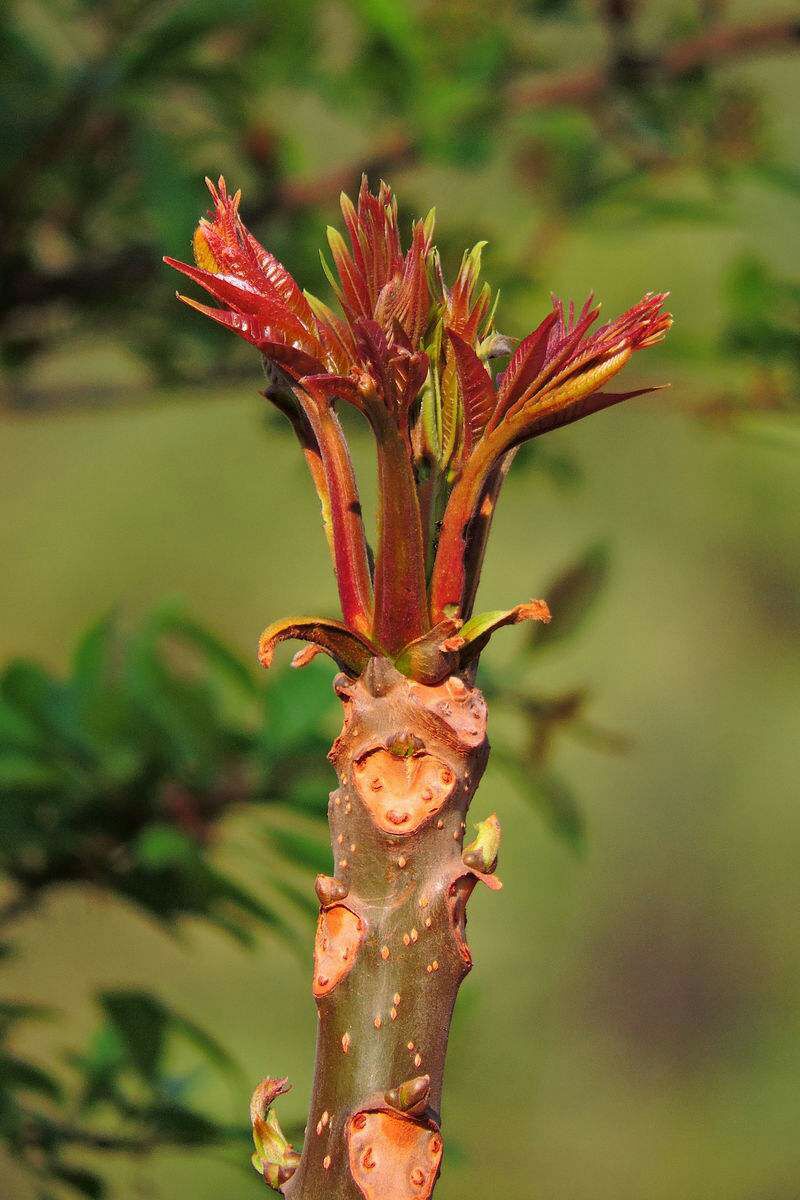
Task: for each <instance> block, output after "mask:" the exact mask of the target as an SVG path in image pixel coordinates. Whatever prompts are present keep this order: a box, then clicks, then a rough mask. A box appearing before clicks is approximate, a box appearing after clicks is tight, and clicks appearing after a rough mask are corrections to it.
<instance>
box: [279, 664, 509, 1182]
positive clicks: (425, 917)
mask: <svg viewBox="0 0 800 1200" xmlns="http://www.w3.org/2000/svg"><path fill="white" fill-rule="evenodd" d="M335 688H336V691H337V694H338V695H339V696H340V698H341V700H342V702H343V705H344V710H345V712H344V726H343V729H342V732H341V734H340V735H339V737H338V738H337V739H336V741H335V742H334V745H333V747H332V749H331V753H330V758H331V761H332V762H333V764H334V766H335V768H336V771H337V774H338V776H339V787H338V789H337V790H336V791H335V792H332V793H331V799H330V805H329V819H330V827H331V842H332V847H333V853H334V863H335V878H328V877H325V876H321V877H320V878H319V879H318V881H317V893H318V895H319V897H320V901H321V911H320V919H319V926H318V930H317V940H316V946H315V963H314V981H313V992H314V996H315V999H316V1003H317V1007H318V1015H319V1035H318V1041H317V1062H316V1070H315V1075H314V1087H313V1095H312V1104H311V1112H310V1116H309V1122H308V1129H307V1134H306V1139H305V1145H304V1148H303V1155H302V1160H301V1163H300V1165H299V1167H298V1169H297V1171H296V1172H295V1173H294V1175H293V1176H292V1178H291V1179H290V1180H289V1181H288V1182H287V1183H285V1184H284V1186H283V1191H284V1193H285V1195H286V1196H287V1198H288V1200H323V1197H324V1198H325V1200H378V1198H379V1197H380V1200H427V1198H428V1197H429V1196H430V1195H431V1192H432V1191H433V1187H434V1184H435V1182H436V1179H437V1177H438V1173H439V1169H440V1164H441V1158H442V1138H441V1133H440V1104H441V1094H442V1079H443V1073H444V1063H445V1053H446V1049H447V1038H448V1031H449V1027H450V1018H451V1014H452V1011H453V1005H454V1003H455V999H456V994H457V992H458V988H459V986H460V984H461V981H462V980H463V979H464V977H465V975H466V974H467V972H468V971H469V969H470V967H471V958H470V954H469V950H468V948H467V945H466V942H465V940H464V923H465V912H464V910H465V905H466V900H467V899H468V897H469V895H470V893H471V892H472V889H473V887H474V886H475V883H476V882H477V880H478V879H481V878H483V879H485V880H486V881H487V882H489V883H490V884H492V885H493V886H499V885H497V884H496V883H495V882H494V877H493V876H492V875H486V874H483V873H481V872H480V871H479V870H477V869H472V867H470V866H468V865H466V864H465V862H464V859H463V858H462V844H463V837H464V830H465V818H466V813H467V809H468V807H469V803H470V800H471V799H472V796H473V795H474V792H475V789H476V787H477V785H478V782H479V780H480V777H481V775H482V773H483V769H484V767H485V764H486V759H487V755H488V742H487V740H486V706H485V703H484V700H483V697H482V696H481V694H480V692H479V691H478V690H477V689H476V688H474V687H473V686H472V684H471V681H470V680H465V679H463V678H461V677H459V676H452V677H451V678H449V679H448V680H446V681H445V682H444V683H442V684H440V685H439V686H437V687H427V686H425V685H423V684H419V683H415V682H414V681H412V680H410V679H407V678H406V677H405V676H403V675H400V674H399V673H398V672H397V671H396V670H395V668H394V667H393V666H392V665H391V664H390V663H389V662H388V660H384V659H373V660H371V661H370V664H369V666H368V667H367V669H366V670H365V672H364V674H363V675H362V676H361V678H360V679H359V680H357V681H355V682H354V681H352V680H350V679H347V678H346V677H345V676H343V675H340V676H337V679H336V681H335ZM467 858H468V859H470V861H471V862H472V861H473V859H472V856H470V855H467Z"/></svg>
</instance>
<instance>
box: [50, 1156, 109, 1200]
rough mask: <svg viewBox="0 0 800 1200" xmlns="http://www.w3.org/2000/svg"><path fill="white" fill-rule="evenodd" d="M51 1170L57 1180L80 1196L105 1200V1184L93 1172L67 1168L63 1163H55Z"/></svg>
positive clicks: (88, 1199)
mask: <svg viewBox="0 0 800 1200" xmlns="http://www.w3.org/2000/svg"><path fill="white" fill-rule="evenodd" d="M50 1170H51V1171H52V1173H53V1176H54V1177H55V1178H56V1179H58V1180H60V1181H61V1182H62V1183H66V1184H67V1185H68V1186H69V1187H71V1188H72V1189H73V1191H75V1192H78V1194H79V1195H81V1196H86V1197H87V1200H103V1196H105V1194H106V1185H105V1183H104V1182H103V1180H102V1179H101V1178H100V1176H99V1175H95V1174H94V1172H93V1171H87V1170H85V1169H84V1168H83V1167H71V1166H67V1165H66V1164H65V1163H62V1162H56V1163H53V1164H52V1165H51V1167H50Z"/></svg>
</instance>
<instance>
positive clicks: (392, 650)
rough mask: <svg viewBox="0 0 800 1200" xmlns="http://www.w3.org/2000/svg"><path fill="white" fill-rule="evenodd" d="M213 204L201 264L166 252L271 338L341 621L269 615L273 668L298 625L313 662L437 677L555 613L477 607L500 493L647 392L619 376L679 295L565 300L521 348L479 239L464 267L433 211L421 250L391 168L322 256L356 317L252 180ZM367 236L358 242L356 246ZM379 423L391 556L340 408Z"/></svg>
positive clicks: (272, 373)
mask: <svg viewBox="0 0 800 1200" xmlns="http://www.w3.org/2000/svg"><path fill="white" fill-rule="evenodd" d="M209 188H210V191H211V195H212V198H213V209H212V210H211V212H210V213H209V217H208V219H203V220H201V222H200V224H199V226H198V228H197V230H196V232H195V235H194V257H195V263H196V265H195V266H189V265H187V264H184V263H180V262H177V261H175V260H174V259H166V261H167V262H168V263H169V264H170V265H171V266H173V267H175V268H177V269H178V270H179V271H182V272H183V274H184V275H187V276H188V277H189V278H190V279H191V280H192V281H194V282H195V283H198V284H200V285H201V286H202V287H203V288H205V289H206V291H207V292H209V293H210V294H211V295H212V296H213V297H214V298H215V299H216V300H217V301H218V302H219V303H220V304H221V305H223V307H221V308H219V307H212V306H209V305H205V304H201V303H199V302H198V301H197V300H193V299H190V298H189V297H187V296H181V297H180V298H181V299H182V300H183V301H185V303H187V304H189V305H190V306H191V307H192V308H195V309H197V310H198V311H199V312H201V313H204V314H205V315H207V316H209V317H211V318H212V319H213V320H215V321H217V322H219V323H220V324H221V325H224V326H226V327H227V328H229V329H232V330H234V332H236V333H237V334H239V336H240V337H242V338H244V339H245V340H246V341H248V342H250V343H252V344H253V345H254V346H256V347H257V348H258V350H259V351H260V352H261V355H262V359H263V363H264V368H265V371H266V376H267V381H268V382H267V388H266V391H265V395H266V397H267V398H268V399H269V400H270V401H271V402H272V403H273V404H275V405H276V406H277V407H278V408H279V409H280V410H281V412H283V413H284V414H285V416H286V417H287V418H288V420H289V421H290V422H291V424H292V427H293V429H294V431H295V433H296V435H297V437H298V439H299V441H300V444H301V446H302V448H303V451H304V453H305V456H306V460H307V462H308V466H309V468H310V471H311V475H312V478H313V480H314V484H315V486H316V488H317V491H318V493H319V497H320V502H321V505H322V514H323V519H324V523H325V529H326V534H327V538H328V544H329V546H330V550H331V554H332V557H333V564H334V569H335V572H336V579H337V584H338V589H339V596H340V599H341V605H342V617H343V620H342V621H335V620H329V619H326V618H322V617H293V618H290V619H287V620H283V621H279V622H276V623H275V624H273V625H271V626H269V628H268V629H267V630H265V632H264V634H263V636H262V639H261V644H260V661H261V662H262V664H263V665H264V666H268V665H269V663H270V661H271V658H272V654H273V651H274V648H275V646H276V644H277V643H278V642H280V641H282V640H284V639H286V638H299V639H301V640H304V641H306V642H308V643H309V645H308V647H307V648H305V649H303V650H301V651H300V652H299V653H298V654H297V655H296V656H295V659H294V665H296V666H302V665H304V663H306V662H308V661H309V660H310V659H311V658H312V657H313V656H314V655H315V654H316V653H318V652H320V651H325V652H326V653H328V654H330V655H331V656H332V657H333V658H334V659H335V660H336V662H337V663H338V664H339V666H340V667H341V669H342V670H344V671H345V672H346V673H347V674H349V675H350V676H353V677H355V676H357V675H359V674H360V673H361V671H363V669H364V667H365V666H366V664H367V663H368V662H369V660H370V659H371V658H375V657H382V658H388V659H390V660H391V661H392V662H393V663H394V664H395V666H396V667H397V669H398V670H399V671H400V672H402V673H403V674H405V675H407V676H409V677H411V678H413V679H416V680H418V681H420V682H422V683H426V684H430V685H435V684H437V683H438V682H439V681H441V680H442V679H444V678H446V677H447V676H448V675H451V674H453V673H454V672H459V671H461V672H463V671H465V670H470V669H471V668H473V667H474V664H475V663H476V662H477V659H478V656H479V655H480V653H481V651H482V649H483V647H484V646H485V645H486V642H487V641H488V639H489V638H490V637H491V635H492V633H493V632H494V631H495V630H496V629H498V628H499V627H501V626H503V625H508V624H514V623H516V622H518V621H523V620H529V619H534V620H548V619H549V613H548V610H547V606H546V605H545V604H544V602H543V601H532V602H531V603H529V604H523V605H518V606H517V607H515V608H512V609H509V610H505V611H497V612H490V613H484V614H482V615H479V616H473V615H472V610H473V604H474V600H475V594H476V591H477V586H478V580H479V577H480V570H481V565H482V562H483V557H484V552H485V548H486V540H487V537H488V533H489V529H490V526H491V522H492V517H493V514H494V510H495V506H496V504H497V498H498V494H499V491H500V488H501V485H502V483H503V480H504V478H505V476H506V474H507V472H508V469H509V467H510V465H511V461H512V459H513V457H514V454H515V452H516V450H517V448H518V447H519V446H520V445H521V444H522V443H523V442H525V441H528V440H530V439H531V438H535V437H539V436H540V434H542V433H545V432H546V431H548V430H550V429H555V428H558V427H559V426H561V425H566V424H569V423H570V422H572V421H576V420H578V419H580V418H581V417H584V416H587V415H588V414H590V413H594V412H597V411H599V410H600V409H603V408H607V407H608V406H609V405H611V404H616V403H618V402H619V401H620V400H624V399H626V398H628V397H630V396H636V395H641V394H642V393H643V392H646V391H652V390H654V389H652V388H640V389H638V390H636V391H633V392H614V391H607V390H605V389H606V386H607V385H608V384H609V382H610V381H611V380H612V379H613V377H614V376H616V375H617V374H618V373H619V371H620V370H621V369H622V368H623V367H624V366H625V364H626V363H627V361H628V359H629V358H630V357H631V355H632V354H633V352H634V351H635V350H640V349H643V348H644V347H646V346H652V345H654V344H655V343H657V342H659V341H661V340H662V338H663V337H664V336H665V334H666V333H667V331H668V329H669V327H670V324H671V317H670V315H669V313H666V312H664V311H663V302H664V299H665V296H664V295H651V294H648V295H646V296H645V297H644V298H643V299H642V300H641V301H640V302H639V303H638V304H636V305H634V307H633V308H631V309H629V311H628V312H626V313H624V314H623V315H622V316H620V317H618V318H617V319H616V320H614V321H611V322H609V323H608V324H606V325H602V326H599V327H596V322H597V320H598V316H599V307H598V306H596V305H595V304H594V302H593V299H592V297H590V298H589V299H588V300H587V301H586V303H585V304H584V305H583V307H582V308H581V309H580V310H576V308H575V306H574V305H573V304H571V303H570V304H569V305H568V306H565V305H564V304H563V303H562V302H561V301H560V300H557V299H554V300H553V305H552V309H551V311H550V312H549V313H548V314H547V316H546V317H545V318H544V320H543V321H542V322H541V324H540V325H539V326H538V327H537V328H536V329H535V330H534V331H533V332H532V333H530V334H528V336H527V337H525V338H523V339H522V341H520V342H519V343H518V344H517V343H515V342H514V341H512V340H511V339H510V338H508V337H506V336H504V335H503V334H501V333H500V332H498V330H497V328H496V324H495V309H496V300H497V297H496V296H494V297H493V295H492V291H491V289H490V287H489V285H488V284H487V283H482V282H481V280H480V271H481V251H482V249H483V246H484V243H478V245H476V246H475V247H473V249H472V250H470V251H468V252H467V253H465V254H464V257H463V259H462V261H461V266H460V268H459V270H458V273H457V275H456V277H455V280H454V281H453V283H452V284H450V285H448V284H447V283H446V282H445V277H444V273H443V270H442V265H441V262H440V259H439V254H438V252H437V250H436V247H435V245H434V241H433V231H434V214H433V212H431V213H429V214H428V216H427V217H426V218H425V219H424V220H421V221H417V222H415V223H414V224H413V225H412V228H411V243H410V246H409V247H408V249H407V250H406V251H405V252H404V251H403V248H402V245H401V240H400V229H399V223H398V215H397V202H396V200H395V198H394V196H393V194H392V192H391V190H390V189H389V188H388V187H387V185H386V184H384V183H381V185H380V187H379V189H378V192H377V195H373V194H372V193H371V192H370V190H369V187H368V184H367V181H366V179H364V180H362V184H361V189H360V192H359V195H358V202H357V204H356V205H354V204H353V203H352V202H351V201H350V200H349V199H348V197H347V196H342V201H341V203H342V214H343V217H344V224H345V227H346V231H347V242H346V241H345V239H344V238H343V237H342V235H341V234H340V233H339V232H338V231H337V230H335V229H329V230H328V242H329V245H330V250H331V255H332V258H333V268H331V267H330V265H329V264H328V263H327V262H326V260H325V259H324V258H323V264H324V266H325V270H326V274H327V276H328V279H329V281H330V284H331V287H332V288H333V291H334V293H335V295H336V298H337V300H338V303H339V306H340V308H341V315H339V314H338V313H335V312H334V311H333V310H332V309H331V308H330V307H329V306H328V305H327V304H325V303H323V302H322V301H321V300H318V299H317V298H316V297H315V296H312V295H310V294H309V293H308V292H304V291H303V290H301V288H300V287H299V286H298V285H297V283H296V282H295V281H294V279H293V278H292V277H291V275H290V274H289V273H288V271H287V270H286V269H285V268H284V267H283V266H282V265H281V263H279V262H278V261H277V259H276V258H275V257H274V256H273V255H272V254H270V253H269V251H267V250H265V249H264V248H263V246H261V245H260V244H259V243H258V242H257V241H256V239H255V238H254V237H253V235H252V234H251V233H250V232H249V230H248V229H247V228H246V226H245V225H244V224H243V222H242V219H241V217H240V215H239V202H240V193H239V192H236V193H235V195H230V194H229V193H228V190H227V188H226V186H225V181H224V180H223V179H220V180H219V184H218V186H217V187H215V186H214V185H213V184H211V183H209ZM348 243H349V244H348ZM341 404H348V405H352V406H353V408H355V409H357V410H358V411H359V412H360V413H361V414H362V415H363V416H364V418H365V419H366V421H367V422H368V424H369V427H370V429H371V430H372V433H373V435H374V438H375V445H376V453H377V466H378V518H377V537H376V543H375V549H374V553H373V552H372V550H371V548H370V546H369V545H368V542H367V538H366V536H365V532H364V526H363V521H362V517H361V508H360V504H359V499H358V489H357V485H356V480H355V475H354V471H353V466H352V461H351V457H350V453H349V450H348V446H347V442H346V440H345V436H344V433H343V430H342V426H341V424H340V422H339V420H338V417H337V405H341Z"/></svg>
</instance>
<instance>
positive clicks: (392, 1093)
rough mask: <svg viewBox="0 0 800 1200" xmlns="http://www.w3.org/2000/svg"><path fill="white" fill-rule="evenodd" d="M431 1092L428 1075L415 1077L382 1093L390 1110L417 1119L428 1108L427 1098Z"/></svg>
mask: <svg viewBox="0 0 800 1200" xmlns="http://www.w3.org/2000/svg"><path fill="white" fill-rule="evenodd" d="M430 1090H431V1077H430V1075H417V1076H416V1077H415V1078H414V1079H407V1080H406V1081H405V1083H401V1084H400V1085H399V1086H398V1087H396V1088H390V1089H389V1091H388V1092H385V1093H384V1099H385V1101H386V1103H387V1104H388V1105H389V1107H390V1108H394V1109H395V1110H396V1111H397V1112H402V1113H407V1114H408V1115H409V1116H412V1117H418V1116H420V1115H421V1114H422V1113H424V1111H425V1109H426V1108H427V1107H428V1097H429V1095H430Z"/></svg>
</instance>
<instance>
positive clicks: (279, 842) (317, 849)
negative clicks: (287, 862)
mask: <svg viewBox="0 0 800 1200" xmlns="http://www.w3.org/2000/svg"><path fill="white" fill-rule="evenodd" d="M269 836H270V840H271V841H272V843H273V845H274V846H275V847H276V849H277V850H279V851H280V852H281V854H285V855H286V857H287V858H290V859H292V861H293V862H296V863H299V864H300V865H301V866H304V867H310V869H311V870H312V871H314V872H316V873H320V872H321V873H322V874H329V873H330V870H331V849H330V846H329V845H328V844H327V842H323V841H322V840H320V839H319V838H315V837H311V836H310V835H309V834H307V833H300V832H298V831H297V830H294V829H272V830H270V835H269Z"/></svg>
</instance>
